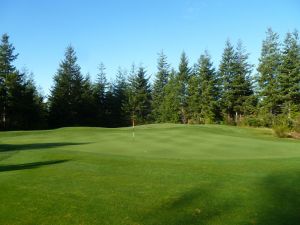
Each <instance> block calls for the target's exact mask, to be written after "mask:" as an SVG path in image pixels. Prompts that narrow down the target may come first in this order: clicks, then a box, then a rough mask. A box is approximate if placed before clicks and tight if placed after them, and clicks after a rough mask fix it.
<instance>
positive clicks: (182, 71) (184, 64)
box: [177, 52, 191, 123]
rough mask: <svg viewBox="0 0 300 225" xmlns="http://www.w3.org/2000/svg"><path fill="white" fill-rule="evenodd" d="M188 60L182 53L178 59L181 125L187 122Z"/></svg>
mask: <svg viewBox="0 0 300 225" xmlns="http://www.w3.org/2000/svg"><path fill="white" fill-rule="evenodd" d="M188 64H189V62H188V58H187V56H186V54H185V52H183V53H182V54H181V57H180V63H179V68H178V74H177V76H178V82H179V86H180V93H179V99H180V115H181V121H182V123H187V122H188V107H187V96H188V83H189V78H190V73H191V69H190V68H189V65H188Z"/></svg>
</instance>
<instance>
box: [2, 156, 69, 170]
mask: <svg viewBox="0 0 300 225" xmlns="http://www.w3.org/2000/svg"><path fill="white" fill-rule="evenodd" d="M68 161H70V160H68V159H64V160H49V161H44V162H33V163H24V164H17V165H3V166H1V165H0V173H1V172H7V171H14V170H28V169H35V168H39V167H42V166H48V165H54V164H60V163H65V162H68Z"/></svg>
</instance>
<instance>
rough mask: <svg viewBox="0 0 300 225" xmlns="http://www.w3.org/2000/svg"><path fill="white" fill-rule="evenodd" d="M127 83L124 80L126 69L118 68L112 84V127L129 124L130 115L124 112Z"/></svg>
mask: <svg viewBox="0 0 300 225" xmlns="http://www.w3.org/2000/svg"><path fill="white" fill-rule="evenodd" d="M127 89H128V84H127V82H126V71H124V70H123V71H122V70H121V69H120V68H119V70H118V73H117V77H116V80H115V82H114V85H113V93H114V98H115V101H114V109H113V112H114V118H113V120H114V127H119V126H128V125H130V122H131V121H130V116H129V115H128V114H127V113H126V110H125V108H126V106H125V105H126V102H127V101H128V100H127V97H128V96H127V94H126V93H127Z"/></svg>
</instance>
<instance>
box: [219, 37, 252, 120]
mask: <svg viewBox="0 0 300 225" xmlns="http://www.w3.org/2000/svg"><path fill="white" fill-rule="evenodd" d="M247 61H248V54H247V53H245V50H244V48H243V46H242V44H241V42H239V43H238V46H237V49H236V50H235V49H234V46H233V45H232V44H231V43H230V41H229V40H228V41H227V42H226V46H225V49H224V52H223V56H222V60H221V64H220V68H219V74H220V76H221V79H222V86H221V87H222V98H221V104H222V107H223V110H222V111H223V115H224V119H225V121H227V122H228V123H231V122H233V121H234V122H235V123H238V122H239V121H241V117H242V116H244V115H247V114H249V112H248V111H250V109H251V104H252V103H253V102H254V99H253V90H252V82H251V77H250V74H251V69H252V65H250V64H249V63H248V62H247Z"/></svg>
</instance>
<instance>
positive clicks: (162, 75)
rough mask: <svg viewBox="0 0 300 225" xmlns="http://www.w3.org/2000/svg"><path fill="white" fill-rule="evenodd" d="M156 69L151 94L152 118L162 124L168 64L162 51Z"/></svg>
mask: <svg viewBox="0 0 300 225" xmlns="http://www.w3.org/2000/svg"><path fill="white" fill-rule="evenodd" d="M157 69H158V72H157V74H156V78H155V81H154V85H153V92H152V108H153V118H154V120H155V121H156V122H164V120H163V118H162V115H163V114H164V112H163V110H164V107H163V106H164V99H165V86H166V85H167V83H168V79H169V64H168V63H167V57H166V55H165V54H164V53H163V51H162V52H161V53H160V55H159V58H158V64H157Z"/></svg>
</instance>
